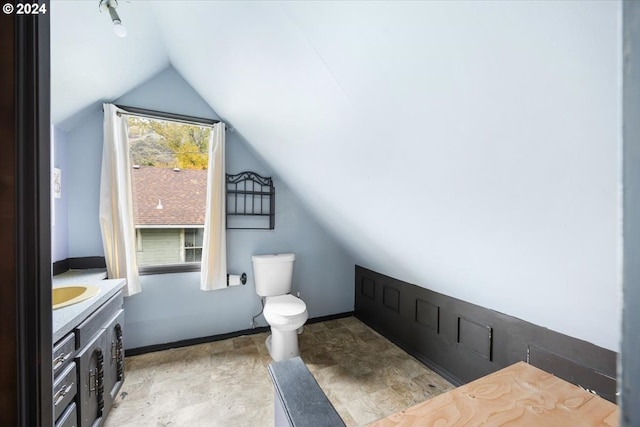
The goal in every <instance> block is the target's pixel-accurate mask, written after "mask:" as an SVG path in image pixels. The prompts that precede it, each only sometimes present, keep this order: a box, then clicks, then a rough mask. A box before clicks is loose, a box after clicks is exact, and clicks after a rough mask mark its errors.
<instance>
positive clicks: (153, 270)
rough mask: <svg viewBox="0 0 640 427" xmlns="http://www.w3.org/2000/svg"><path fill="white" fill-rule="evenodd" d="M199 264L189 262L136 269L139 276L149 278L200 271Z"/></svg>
mask: <svg viewBox="0 0 640 427" xmlns="http://www.w3.org/2000/svg"><path fill="white" fill-rule="evenodd" d="M200 269H201V268H200V263H199V262H189V263H184V264H167V265H147V266H143V267H138V274H139V275H140V276H150V275H153V274H169V273H191V272H194V271H200Z"/></svg>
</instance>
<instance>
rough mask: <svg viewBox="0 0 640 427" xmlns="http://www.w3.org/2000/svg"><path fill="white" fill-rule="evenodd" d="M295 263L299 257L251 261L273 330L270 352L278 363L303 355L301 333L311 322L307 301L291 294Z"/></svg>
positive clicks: (269, 340) (265, 311)
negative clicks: (304, 326) (299, 335)
mask: <svg viewBox="0 0 640 427" xmlns="http://www.w3.org/2000/svg"><path fill="white" fill-rule="evenodd" d="M295 259H296V257H295V254H276V255H254V256H252V257H251V261H252V262H253V276H254V279H255V283H256V293H257V294H258V295H260V296H261V297H263V298H264V299H265V302H264V311H263V314H264V318H265V320H266V321H267V323H268V324H269V326H271V335H269V337H267V341H266V344H267V350H269V354H270V355H271V358H272V359H273V360H275V361H276V362H279V361H280V360H285V359H289V358H291V357H295V356H298V355H299V354H300V350H299V349H298V329H301V328H302V325H304V323H305V322H306V321H307V319H308V318H309V313H307V306H306V305H305V303H304V301H302V300H301V299H300V298H297V297H295V296H293V295H290V294H289V292H291V283H292V278H293V263H294V261H295Z"/></svg>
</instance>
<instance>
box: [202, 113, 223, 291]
mask: <svg viewBox="0 0 640 427" xmlns="http://www.w3.org/2000/svg"><path fill="white" fill-rule="evenodd" d="M224 132H225V131H224V123H222V122H220V123H216V124H215V125H213V129H212V130H211V134H210V136H209V172H208V176H207V178H208V180H207V183H208V184H207V208H206V212H205V219H204V241H203V249H202V270H201V272H200V289H202V290H203V291H212V290H214V289H222V288H226V287H227V233H226V222H225V219H226V215H225V212H226V206H225V205H226V192H225V186H226V184H225V168H224V144H225V142H224V137H225V133H224Z"/></svg>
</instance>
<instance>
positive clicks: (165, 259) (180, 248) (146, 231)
mask: <svg viewBox="0 0 640 427" xmlns="http://www.w3.org/2000/svg"><path fill="white" fill-rule="evenodd" d="M127 126H128V129H127V132H128V133H127V134H128V139H129V155H130V160H131V165H132V170H131V181H132V195H133V216H134V223H135V227H136V256H137V262H138V266H139V270H140V273H141V274H144V273H157V272H169V271H189V270H198V269H199V268H200V262H201V261H202V245H203V236H204V218H205V208H206V198H207V167H208V163H209V147H208V144H209V133H210V131H211V129H210V128H209V127H206V126H197V125H191V124H184V123H180V122H174V121H169V120H159V119H151V118H145V117H135V116H128V117H127Z"/></svg>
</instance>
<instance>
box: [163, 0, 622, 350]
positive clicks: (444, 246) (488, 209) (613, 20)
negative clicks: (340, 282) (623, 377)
mask: <svg viewBox="0 0 640 427" xmlns="http://www.w3.org/2000/svg"><path fill="white" fill-rule="evenodd" d="M154 9H155V12H156V16H157V17H158V20H159V22H160V27H161V28H162V31H163V34H164V35H165V43H166V47H167V50H168V52H169V57H170V59H171V61H172V63H173V64H174V66H175V67H176V69H177V70H179V71H180V73H181V74H182V75H183V76H184V77H185V79H186V80H187V81H188V82H189V83H190V84H191V85H192V86H193V87H194V88H195V89H196V90H197V91H198V93H200V94H201V95H202V96H203V98H204V99H206V100H207V101H208V102H209V104H210V105H214V106H215V107H216V111H218V112H219V113H220V114H221V115H223V116H225V117H226V118H228V119H229V120H230V121H231V122H233V124H234V126H235V127H236V128H237V129H239V130H240V131H241V132H242V134H243V135H244V136H245V137H246V139H247V141H249V143H250V145H251V146H252V147H253V149H254V150H255V151H256V152H258V153H260V155H261V156H262V157H263V158H264V160H265V162H266V163H267V164H268V165H269V166H270V167H271V168H272V169H273V170H276V171H278V174H279V176H280V177H281V178H282V179H284V180H285V181H287V182H288V183H289V184H290V187H291V190H292V191H293V192H294V193H295V194H297V195H298V196H299V197H300V198H301V199H302V200H303V201H304V203H305V204H306V205H307V206H309V208H310V209H311V210H312V211H313V212H315V213H317V214H318V216H319V217H320V218H322V219H323V221H324V223H325V225H326V226H327V227H328V228H329V229H330V230H332V232H333V234H334V235H336V236H339V238H340V239H342V241H343V242H344V243H345V245H348V247H349V248H350V250H351V251H352V252H353V253H356V254H357V262H358V263H360V264H361V265H363V266H365V267H369V268H371V269H374V270H376V271H379V272H381V273H384V274H387V275H390V276H393V277H396V278H398V279H402V280H405V281H408V282H412V283H416V284H418V285H420V286H424V287H428V288H430V289H433V290H435V291H438V292H441V293H444V294H447V295H450V296H453V297H457V298H460V299H463V300H466V301H469V302H471V303H475V304H479V305H482V306H485V307H489V308H492V309H495V310H498V311H501V312H504V313H507V314H509V315H513V316H516V317H520V318H522V319H525V320H527V321H530V322H532V323H535V324H538V325H541V326H544V327H548V328H551V329H554V330H556V331H559V332H562V333H565V334H568V335H571V336H574V337H577V338H581V339H584V340H586V341H589V342H592V343H594V344H597V345H600V346H602V347H605V348H609V349H612V350H618V348H619V339H620V326H619V319H620V304H619V300H620V292H621V278H620V265H621V261H620V258H621V250H620V246H621V237H620V236H621V227H620V204H621V196H620V182H621V181H620V180H621V178H620V176H621V165H620V150H621V138H620V127H621V91H620V85H621V61H620V52H621V49H622V47H621V42H620V38H621V22H620V2H618V1H591V2H574V1H554V2H221V3H215V4H213V3H209V2H186V3H185V2H181V3H180V4H179V5H178V4H176V3H171V2H157V3H155V5H154ZM179 22H189V25H188V26H182V25H178V24H177V23H179ZM211 40H215V46H211V42H210V41H211ZM185 46H187V47H188V48H186V47H185ZM203 52H211V54H209V55H206V54H200V53H203ZM219 64H222V66H218V65H219Z"/></svg>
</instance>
